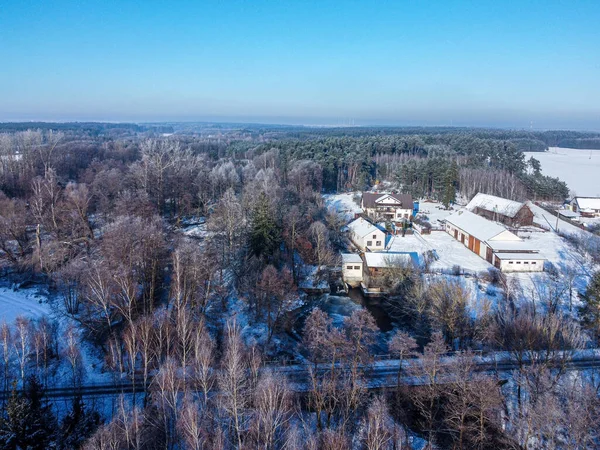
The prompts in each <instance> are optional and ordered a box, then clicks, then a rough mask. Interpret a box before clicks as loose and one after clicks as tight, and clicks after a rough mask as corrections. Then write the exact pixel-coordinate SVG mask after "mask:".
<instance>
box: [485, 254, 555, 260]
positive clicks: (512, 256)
mask: <svg viewBox="0 0 600 450" xmlns="http://www.w3.org/2000/svg"><path fill="white" fill-rule="evenodd" d="M495 255H496V258H499V259H504V260H507V259H534V260H536V261H539V260H545V259H546V258H544V257H543V256H542V255H540V254H539V253H495Z"/></svg>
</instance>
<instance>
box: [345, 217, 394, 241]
mask: <svg viewBox="0 0 600 450" xmlns="http://www.w3.org/2000/svg"><path fill="white" fill-rule="evenodd" d="M348 229H349V230H350V231H352V232H353V233H354V234H356V235H357V236H360V237H365V236H367V235H369V234H372V233H375V232H379V233H383V234H384V235H385V231H383V230H382V229H381V228H378V227H376V226H375V225H373V224H372V223H371V222H369V221H368V220H365V219H363V218H362V217H359V218H358V219H355V220H353V221H352V222H350V223H349V224H348Z"/></svg>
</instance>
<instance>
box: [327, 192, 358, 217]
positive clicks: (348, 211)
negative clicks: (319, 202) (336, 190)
mask: <svg viewBox="0 0 600 450" xmlns="http://www.w3.org/2000/svg"><path fill="white" fill-rule="evenodd" d="M355 195H360V193H359V192H348V193H345V194H327V195H324V196H323V198H324V199H325V204H326V205H327V208H329V209H330V210H332V211H337V212H338V213H339V214H342V215H343V216H344V217H345V218H346V219H348V220H350V219H352V218H354V214H355V213H361V212H362V209H361V208H360V205H358V204H357V203H356V202H355V201H354V196H355Z"/></svg>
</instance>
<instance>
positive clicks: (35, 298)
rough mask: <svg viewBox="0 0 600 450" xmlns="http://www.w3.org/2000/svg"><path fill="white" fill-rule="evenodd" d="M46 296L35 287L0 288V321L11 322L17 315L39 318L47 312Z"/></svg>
mask: <svg viewBox="0 0 600 450" xmlns="http://www.w3.org/2000/svg"><path fill="white" fill-rule="evenodd" d="M46 298H47V297H46V296H45V295H43V294H40V293H39V292H38V291H37V290H35V289H21V290H12V289H9V288H6V287H2V288H0V322H1V321H5V322H6V323H13V322H14V320H15V319H16V318H17V317H18V316H25V317H29V318H39V317H42V316H44V315H47V314H49V313H50V306H49V305H48V303H46Z"/></svg>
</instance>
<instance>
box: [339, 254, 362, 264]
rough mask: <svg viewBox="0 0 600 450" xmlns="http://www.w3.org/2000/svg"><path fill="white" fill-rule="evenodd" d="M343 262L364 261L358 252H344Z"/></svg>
mask: <svg viewBox="0 0 600 450" xmlns="http://www.w3.org/2000/svg"><path fill="white" fill-rule="evenodd" d="M342 262H343V263H344V264H345V263H362V259H361V257H360V255H359V254H358V253H342Z"/></svg>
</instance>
